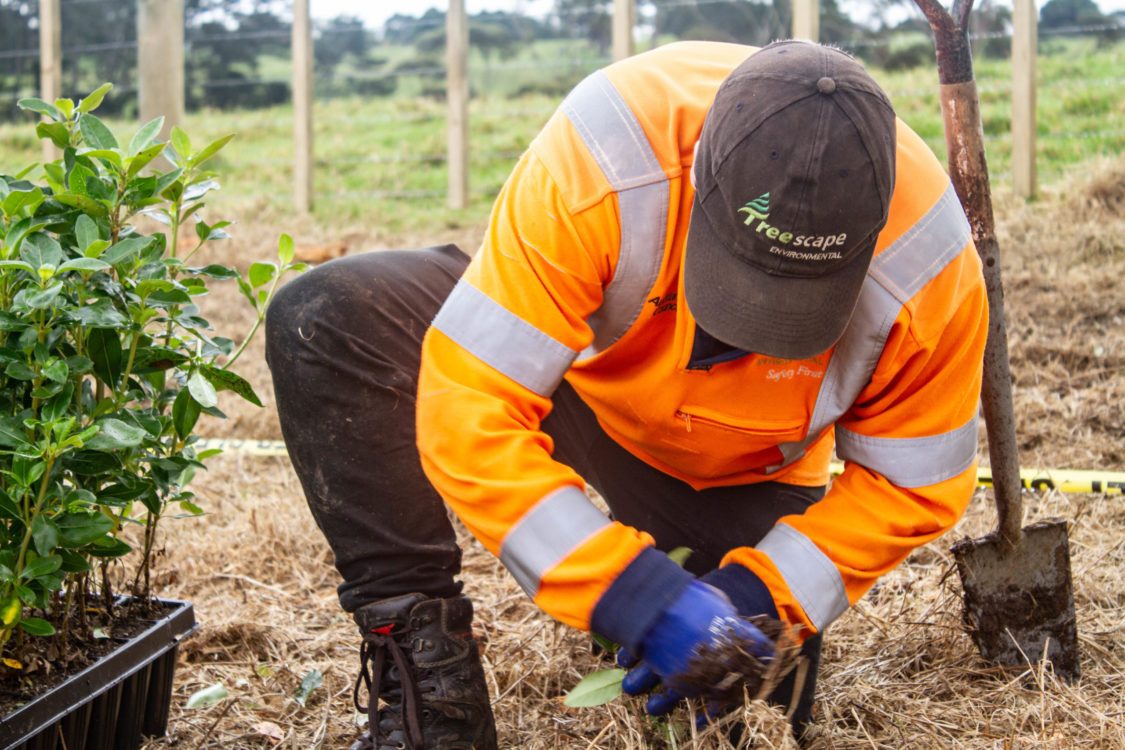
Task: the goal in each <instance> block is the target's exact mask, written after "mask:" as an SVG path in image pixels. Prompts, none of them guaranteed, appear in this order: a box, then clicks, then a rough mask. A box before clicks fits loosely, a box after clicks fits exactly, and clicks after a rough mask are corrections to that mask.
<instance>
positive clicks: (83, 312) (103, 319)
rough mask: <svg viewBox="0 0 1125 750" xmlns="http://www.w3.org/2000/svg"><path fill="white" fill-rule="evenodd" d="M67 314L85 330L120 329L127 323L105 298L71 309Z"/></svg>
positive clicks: (126, 319)
mask: <svg viewBox="0 0 1125 750" xmlns="http://www.w3.org/2000/svg"><path fill="white" fill-rule="evenodd" d="M67 314H68V316H69V317H70V318H71V319H72V320H75V321H77V322H79V323H81V324H82V325H84V326H86V327H87V328H120V327H122V326H124V325H126V324H127V323H128V322H129V319H128V318H126V317H125V316H124V315H122V314H121V313H120V312H119V311H118V310H117V308H115V307H114V306H113V303H112V302H111V301H110V300H108V299H106V298H105V297H102V298H101V299H99V300H98V301H97V302H95V303H94V304H92V305H84V306H82V307H78V308H74V309H71V310H69V311H68V313H67Z"/></svg>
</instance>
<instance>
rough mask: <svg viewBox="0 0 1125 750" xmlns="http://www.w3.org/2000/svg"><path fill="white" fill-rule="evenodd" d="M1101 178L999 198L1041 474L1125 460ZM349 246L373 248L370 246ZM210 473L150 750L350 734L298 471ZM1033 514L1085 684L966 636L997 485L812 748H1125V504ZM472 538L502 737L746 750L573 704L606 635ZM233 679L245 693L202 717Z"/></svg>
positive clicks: (168, 559)
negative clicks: (1044, 523)
mask: <svg viewBox="0 0 1125 750" xmlns="http://www.w3.org/2000/svg"><path fill="white" fill-rule="evenodd" d="M1093 172H1094V176H1093V177H1085V176H1084V177H1083V178H1082V179H1075V180H1073V181H1072V182H1070V183H1067V184H1064V185H1060V186H1057V187H1056V188H1054V189H1051V190H1048V191H1046V194H1045V195H1044V196H1043V197H1042V198H1041V199H1039V200H1038V201H1035V202H1032V203H1028V204H1024V202H1023V201H1019V200H1016V199H1014V198H1012V197H1011V196H1003V195H1002V196H999V198H998V200H997V214H998V217H999V220H1000V239H1001V248H1002V251H1003V253H1004V256H1003V257H1004V264H1005V284H1006V289H1007V305H1008V313H1009V316H1010V319H1011V323H1010V329H1009V330H1010V336H1011V350H1012V360H1013V368H1014V371H1015V376H1016V381H1017V382H1016V405H1017V411H1018V423H1019V430H1020V448H1021V452H1022V458H1023V462H1024V464H1025V465H1040V466H1052V467H1070V468H1090V469H1106V470H1115V471H1122V470H1125V429H1123V425H1125V413H1123V410H1125V406H1123V404H1125V376H1123V373H1125V294H1122V292H1121V288H1120V284H1121V279H1122V278H1123V276H1125V245H1123V242H1125V240H1123V238H1125V208H1123V195H1125V160H1121V159H1119V160H1117V161H1116V162H1113V163H1107V164H1103V165H1099V166H1098V168H1097V169H1095V170H1093ZM255 229H256V228H253V227H251V228H249V229H248V228H247V227H242V229H241V234H242V235H243V236H247V235H249V236H250V237H252V238H253V239H250V240H247V239H243V240H238V241H237V242H238V243H241V244H234V245H232V246H230V247H229V248H228V252H231V253H233V255H234V256H235V259H236V260H237V261H239V262H242V261H244V260H245V261H248V260H249V259H252V258H255V257H259V256H261V255H262V254H263V253H265V252H268V251H269V250H270V248H271V246H272V242H273V238H272V235H273V232H274V230H273V229H272V228H267V227H260V228H257V229H259V230H260V231H255ZM466 236H467V237H471V236H479V229H475V230H473V234H472V235H470V234H469V233H466ZM340 240H341V237H336V236H327V237H317V238H316V242H317V243H319V244H320V245H325V244H329V243H332V242H337V241H340ZM348 244H349V249H350V251H356V250H358V249H360V248H361V247H362V246H363V245H362V243H359V242H356V240H355V237H349V238H348ZM374 244H375V245H390V244H414V243H410V242H405V243H391V242H389V241H385V240H381V241H379V242H376V243H374ZM470 244H471V240H470V242H466V246H468V245H470ZM233 300H234V294H233V292H230V290H226V291H223V292H219V293H216V294H215V297H214V299H212V300H211V308H212V317H213V318H214V319H217V320H223V319H224V316H226V317H227V318H229V319H228V320H224V324H229V323H230V322H231V321H233V320H243V319H244V318H243V317H239V316H241V313H236V312H232V311H233V310H234V309H235V308H233V307H228V306H229V305H231V304H232V303H233ZM256 352H257V355H256V356H257V360H255V359H254V357H255V354H254V352H251V354H250V355H249V357H248V362H247V367H245V368H243V369H244V370H246V371H247V373H248V375H249V376H250V377H251V379H252V380H253V381H254V382H255V384H256V385H257V386H258V388H259V392H260V393H261V394H262V395H263V398H264V399H265V400H266V401H267V408H266V409H264V410H253V409H252V408H246V407H243V406H240V405H231V404H230V403H227V404H226V405H227V406H230V407H231V408H230V411H231V414H232V419H231V420H230V421H229V422H228V423H227V424H226V425H225V426H223V428H222V429H223V432H222V433H221V434H223V435H225V436H237V437H274V438H276V437H277V436H278V429H277V421H276V415H275V414H274V413H273V412H272V410H271V409H270V408H269V404H270V402H271V401H272V399H271V398H270V396H271V394H270V389H269V386H268V372H267V370H266V368H265V365H264V363H262V362H261V361H260V358H261V344H260V342H259V343H258V344H257V345H256ZM197 483H198V484H197V487H196V489H197V491H198V492H199V494H200V497H201V503H200V504H201V505H203V506H204V507H205V508H207V509H208V511H209V515H208V517H207V518H206V519H203V520H199V519H186V520H182V521H169V522H168V523H167V526H166V539H167V546H168V549H169V550H171V551H170V552H169V553H168V554H167V555H165V556H163V557H162V559H161V560H160V561H159V569H160V571H161V574H160V575H161V583H162V584H163V587H162V588H163V591H164V593H165V594H166V595H169V596H173V597H179V598H186V599H190V600H192V601H193V602H194V603H195V607H196V611H197V614H198V617H199V619H200V622H201V623H202V628H201V630H200V632H199V633H198V634H197V635H196V636H194V637H193V638H192V639H191V640H189V641H188V642H187V643H185V644H184V645H183V647H182V653H181V670H180V672H179V674H178V677H177V684H176V695H175V698H174V709H173V717H172V721H171V726H170V733H169V735H168V737H167V738H165V739H163V740H154V741H152V742H150V743H149V745H148V747H149V748H164V747H176V748H220V747H221V748H225V749H226V750H235V749H239V748H269V747H282V748H301V749H304V748H315V747H324V748H343V747H347V745H348V743H349V742H350V741H351V739H352V738H353V737H354V736H355V734H356V732H357V729H356V724H355V721H356V716H355V712H354V710H353V709H352V706H351V686H352V680H353V678H354V676H355V672H354V669H355V666H356V663H357V661H358V643H357V639H356V637H355V632H354V626H353V625H352V623H351V621H350V619H349V618H348V616H346V615H345V614H343V613H342V612H341V611H340V610H339V608H338V607H337V605H336V599H335V591H334V586H335V584H336V583H337V580H338V578H337V574H336V572H335V570H334V568H333V567H332V561H331V555H330V553H329V551H328V549H327V546H326V545H325V543H324V541H323V539H322V538H321V536H320V534H319V532H318V531H317V529H316V527H315V525H314V524H313V522H312V520H311V518H310V517H309V515H308V512H307V510H306V509H305V507H304V501H303V499H302V495H301V491H300V486H299V484H298V482H297V480H296V478H295V477H294V475H293V473H292V469H291V467H290V465H289V464H288V462H287V461H285V460H283V459H273V458H270V459H262V458H251V457H247V456H240V455H229V456H223V457H220V458H218V459H215V460H213V461H212V463H211V469H210V471H208V472H206V474H205V475H204V476H202V477H201V478H200V479H198V480H197ZM1027 505H1028V507H1027V517H1028V519H1029V520H1037V519H1042V518H1046V517H1052V516H1057V517H1062V518H1066V519H1068V520H1069V521H1070V523H1071V555H1072V565H1073V572H1074V580H1075V600H1076V605H1077V612H1078V626H1079V632H1080V641H1081V648H1082V668H1083V676H1082V679H1081V680H1080V681H1079V682H1077V683H1076V684H1073V685H1067V684H1064V683H1060V682H1059V681H1057V680H1056V679H1055V678H1054V677H1053V675H1052V674H1051V673H1050V672H1049V671H1044V670H1042V669H1032V668H1029V669H1026V670H1024V671H1022V672H1019V671H1017V672H1009V673H1004V672H1001V671H999V670H997V669H994V668H991V667H989V666H988V665H986V664H984V663H983V662H982V661H981V660H980V658H979V657H978V655H977V653H976V651H975V650H974V648H973V646H972V644H971V642H970V640H969V638H968V636H967V635H966V634H965V633H964V631H963V629H962V626H961V622H960V611H961V608H960V601H959V596H960V584H959V582H958V579H957V575H956V572H955V570H954V566H953V560H952V557H951V555H950V554H949V552H948V549H949V545H950V543H951V542H952V541H953V540H954V539H956V538H959V537H962V536H970V537H976V536H979V535H981V534H983V533H985V532H986V531H987V530H989V528H990V527H991V525H992V524H993V523H994V518H995V516H994V512H993V510H992V508H991V507H990V502H989V498H988V495H987V494H985V493H978V496H977V497H976V498H975V500H974V502H973V504H972V506H971V507H970V510H969V512H968V513H967V514H966V517H965V519H964V520H963V521H962V522H961V523H960V525H959V526H958V528H957V529H956V530H955V531H953V532H952V533H951V534H950V535H949V536H948V537H946V538H945V539H942V540H940V541H939V542H937V543H935V544H932V545H930V546H929V547H927V548H924V549H922V550H919V551H917V552H916V553H915V554H914V555H912V556H911V557H910V559H909V560H908V561H907V562H906V563H905V564H904V565H902V566H901V567H900V568H899V569H897V570H895V571H894V572H892V573H891V574H889V575H888V576H886V577H885V578H884V579H883V580H882V581H881V582H880V583H879V585H878V586H877V587H876V588H875V589H874V590H873V591H872V592H871V593H870V594H869V595H868V596H867V597H866V598H865V599H864V600H863V601H862V602H860V604H859V605H858V606H856V607H855V608H853V610H852V611H850V612H849V613H847V614H846V615H845V616H844V617H843V618H841V620H840V621H838V622H837V623H836V624H835V625H834V626H833V627H832V629H831V630H830V631H829V633H828V635H827V637H826V644H825V652H824V665H823V668H822V672H821V675H820V680H819V684H818V691H819V693H818V694H819V700H818V706H817V714H816V715H817V723H816V726H815V728H814V730H813V732H812V735H811V738H810V739H811V744H810V746H811V747H813V748H907V747H909V748H947V747H968V748H1004V749H1005V750H1023V749H1024V748H1072V747H1073V748H1078V747H1081V748H1083V750H1095V749H1097V748H1106V749H1109V748H1118V749H1120V748H1125V614H1123V613H1125V584H1123V583H1122V582H1123V581H1125V498H1123V497H1122V496H1120V495H1117V496H1103V495H1063V494H1060V493H1057V492H1052V493H1048V494H1037V495H1034V496H1030V497H1029V498H1028V501H1027ZM465 544H466V549H467V553H466V558H465V573H464V578H465V580H466V582H467V592H468V593H469V594H470V595H471V596H472V597H473V598H474V600H475V602H476V604H477V610H478V618H477V623H476V627H477V628H478V630H479V632H480V635H481V636H482V641H483V644H484V660H485V666H486V672H487V678H488V681H489V687H490V690H491V693H492V698H493V704H494V708H495V712H496V717H497V722H498V725H499V731H500V739H501V745H502V746H503V747H520V748H523V749H524V750H541V749H543V750H545V749H547V748H574V749H579V748H586V749H588V750H611V749H617V748H626V749H629V748H638V749H639V748H671V747H682V748H688V747H692V748H722V747H729V743H727V742H726V741H725V739H724V738H725V733H724V732H722V731H711V732H710V733H709V734H706V735H705V736H703V735H698V734H696V733H695V732H694V731H693V730H691V729H690V728H689V723H688V722H686V721H684V714H683V713H682V712H681V713H680V714H679V715H678V717H677V718H676V719H674V721H673V725H672V726H673V730H674V731H677V732H678V734H679V736H678V739H677V740H676V741H675V743H673V742H672V741H670V740H669V739H668V731H669V729H668V727H667V726H665V725H662V724H658V723H655V722H653V721H651V720H648V719H647V718H645V717H644V716H643V714H642V713H641V712H640V710H639V706H638V703H637V702H635V701H619V702H617V703H615V704H614V705H611V706H606V707H601V708H593V709H568V708H565V707H564V706H562V704H561V697H562V696H563V695H564V694H565V693H566V691H567V690H568V689H570V688H571V687H573V685H574V684H575V683H576V682H577V681H578V680H579V679H580V678H581V677H582V676H583V675H584V674H587V673H589V672H591V671H593V670H596V669H600V668H602V667H603V666H604V665H603V664H602V663H600V662H599V661H598V660H597V658H596V657H594V656H593V655H592V654H591V653H590V649H589V639H588V637H587V636H586V635H585V634H583V633H579V632H577V631H574V630H572V629H570V628H567V627H565V626H563V625H560V624H557V623H555V622H553V621H551V620H550V619H549V618H547V617H545V616H544V615H543V614H541V613H540V612H539V611H538V610H537V609H536V608H535V607H534V605H532V604H531V603H530V602H529V601H528V600H527V599H526V597H524V596H523V594H522V593H521V592H520V591H519V589H518V588H517V587H516V585H515V583H514V582H513V581H512V579H511V577H510V576H509V575H507V573H506V572H505V571H504V570H503V569H502V568H501V567H500V565H499V563H498V562H496V561H495V560H494V559H493V558H492V557H490V556H489V555H487V554H486V553H484V552H482V551H481V549H480V547H479V546H478V545H476V544H475V543H474V542H471V541H470V540H468V539H466V540H465ZM314 669H316V670H320V672H321V673H322V674H323V684H322V685H321V686H320V687H318V688H317V689H315V690H314V691H313V692H312V693H311V695H310V696H309V699H308V701H307V703H306V705H304V706H301V705H299V704H298V703H297V702H296V701H295V700H294V696H295V694H296V693H297V690H298V687H299V685H300V683H301V680H302V679H303V678H304V677H305V676H306V675H307V674H308V673H309V672H310V671H312V670H314ZM216 682H222V683H223V684H225V685H226V687H227V688H228V689H229V691H230V693H231V697H230V698H228V699H227V700H226V701H224V702H223V703H220V704H217V705H215V706H213V707H211V708H207V709H201V710H187V709H185V708H183V705H184V703H185V701H186V699H187V696H189V695H190V694H191V693H193V692H194V691H196V690H198V689H200V688H203V687H206V686H208V685H212V684H214V683H216ZM728 721H744V722H745V723H746V724H747V725H748V726H749V727H750V730H751V731H750V732H749V733H748V737H749V739H750V740H751V741H752V742H753V743H754V746H755V747H773V748H792V747H795V744H794V743H793V740H792V738H791V737H790V736H789V734H788V729H787V725H786V723H785V720H784V719H783V718H782V717H781V715H780V714H779V713H778V712H777V711H776V710H774V709H770V708H767V707H765V706H763V705H761V704H758V703H752V704H749V705H747V706H746V708H745V709H744V711H743V712H741V713H739V714H738V715H736V716H735V717H734V718H733V719H730V720H728Z"/></svg>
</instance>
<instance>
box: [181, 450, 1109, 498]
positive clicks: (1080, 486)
mask: <svg viewBox="0 0 1125 750" xmlns="http://www.w3.org/2000/svg"><path fill="white" fill-rule="evenodd" d="M195 448H196V450H197V451H204V450H211V449H214V448H219V449H221V450H224V451H229V452H231V453H243V454H247V455H251V456H286V455H288V453H287V451H286V450H285V443H283V442H282V441H280V440H238V439H225V438H205V439H203V440H200V441H199V442H197V443H196V444H195ZM830 470H831V472H832V476H839V475H840V474H841V473H842V472H843V471H844V464H843V463H841V462H839V461H833V462H832V465H831V467H830ZM1020 479H1021V480H1022V481H1023V486H1024V487H1025V488H1026V489H1029V490H1059V491H1060V492H1089V493H1105V494H1107V495H1121V494H1123V493H1125V472H1119V471H1118V472H1114V471H1081V470H1078V469H1022V470H1021V471H1020ZM977 486H978V487H991V486H992V471H991V470H990V469H989V468H988V467H987V466H982V467H981V468H979V469H977Z"/></svg>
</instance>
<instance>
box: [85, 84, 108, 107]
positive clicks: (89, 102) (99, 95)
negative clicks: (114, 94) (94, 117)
mask: <svg viewBox="0 0 1125 750" xmlns="http://www.w3.org/2000/svg"><path fill="white" fill-rule="evenodd" d="M112 88H113V84H112V83H103V84H102V85H101V86H98V87H97V88H96V89H94V90H93V91H91V92H90V93H89V95H87V96H86V98H84V99H83V100H82V101H80V102H78V111H79V112H93V111H94V110H95V109H97V108H98V107H99V106H101V103H102V100H103V99H105V95H106V94H108V93H109V90H110V89H112Z"/></svg>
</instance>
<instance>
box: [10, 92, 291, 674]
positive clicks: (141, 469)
mask: <svg viewBox="0 0 1125 750" xmlns="http://www.w3.org/2000/svg"><path fill="white" fill-rule="evenodd" d="M109 90H110V85H109V84H106V85H104V86H102V87H100V88H98V89H97V90H96V91H94V92H93V93H91V94H90V95H89V96H87V97H86V98H85V99H82V100H81V101H79V102H78V103H77V104H76V103H74V102H73V101H71V100H69V99H60V100H58V101H56V102H53V103H50V102H45V101H42V100H40V99H24V100H22V101H21V102H20V106H21V107H22V108H23V109H25V110H28V111H31V112H35V113H38V114H39V115H41V116H42V117H43V120H42V121H41V122H39V123H37V124H36V126H35V130H36V133H37V134H38V136H39V137H40V138H42V139H45V140H49V141H50V142H52V143H53V144H54V145H55V146H56V147H57V148H58V149H59V150H60V151H61V157H60V158H59V159H58V160H57V161H53V162H50V163H45V164H39V165H32V166H31V167H28V168H26V169H24V170H22V171H21V172H19V173H16V174H6V173H5V171H4V169H3V165H0V657H6V658H7V657H9V656H11V658H10V659H8V660H7V661H4V662H2V663H4V664H9V662H11V663H20V662H22V661H24V660H23V659H21V654H20V653H19V648H20V644H21V643H23V642H24V640H25V639H24V638H23V636H22V635H20V637H17V638H13V636H14V635H17V634H28V635H32V636H51V635H52V634H54V633H56V631H60V630H61V631H62V632H64V633H65V632H68V631H70V630H71V625H72V623H71V618H72V615H75V617H74V619H77V620H79V621H80V622H82V623H84V622H85V617H84V615H83V613H84V612H85V611H86V608H87V606H88V601H87V598H88V597H93V596H95V595H100V596H101V597H102V598H103V599H104V600H105V601H107V602H109V601H112V599H113V597H112V596H111V592H109V591H108V590H107V588H108V586H109V583H108V582H109V580H110V576H108V575H106V570H107V568H108V566H109V565H110V563H111V562H112V563H113V564H114V565H117V564H118V563H120V566H121V568H122V569H123V570H126V571H127V572H126V573H125V574H124V578H123V579H121V580H124V581H126V585H128V586H129V587H130V589H131V590H130V593H132V594H133V595H134V596H140V597H142V598H147V597H148V596H149V581H150V576H149V573H150V565H151V559H152V554H153V550H154V544H155V534H156V528H157V523H158V521H159V520H160V519H161V518H162V517H163V516H165V515H166V514H167V513H168V512H169V509H170V508H176V509H179V511H182V512H184V513H186V514H187V515H199V514H202V512H203V511H202V510H201V509H200V508H199V507H198V505H196V503H195V498H194V495H193V494H192V493H191V492H190V491H189V490H188V489H187V487H188V485H189V483H190V482H191V479H192V477H193V475H194V474H195V472H196V470H198V469H200V468H203V463H202V459H203V458H206V455H204V454H202V453H201V452H198V451H197V450H196V448H195V444H196V442H197V440H198V438H197V436H196V435H195V429H196V426H197V424H198V421H199V420H200V419H201V417H203V415H208V416H211V417H219V418H221V417H222V416H223V413H222V411H220V409H219V392H221V391H231V392H233V393H234V394H236V395H237V396H238V397H241V398H243V399H246V400H248V401H250V402H252V403H254V404H257V405H259V406H260V405H261V402H260V400H259V399H258V396H257V395H256V394H255V393H254V390H253V388H251V386H250V384H249V383H248V382H247V381H246V380H245V379H244V378H242V377H241V376H239V375H238V374H236V373H235V372H234V371H232V370H231V369H230V367H231V365H232V364H233V363H234V361H235V360H236V359H237V358H238V356H239V355H240V354H241V353H242V352H243V351H245V347H246V344H247V343H248V341H249V340H250V338H251V337H252V336H253V335H254V333H255V332H256V331H257V330H258V328H259V326H260V325H261V322H262V320H263V319H264V317H265V310H266V307H267V306H268V304H269V301H270V298H271V296H272V294H273V291H274V290H275V289H276V287H277V284H278V281H279V279H280V278H281V276H282V275H283V274H284V273H286V272H287V271H291V270H300V269H301V264H296V263H294V262H293V243H292V240H291V239H290V238H289V237H287V236H285V237H283V238H282V241H281V243H280V248H279V253H278V257H277V259H276V262H268V263H255V264H254V265H253V266H251V267H250V269H249V271H248V273H247V274H246V275H243V273H241V272H240V271H239V270H237V269H234V268H228V267H226V266H221V265H208V266H203V267H196V266H193V265H191V258H192V257H193V256H194V255H195V254H196V253H197V252H199V250H200V249H201V248H203V247H204V246H205V245H206V244H207V243H210V242H216V241H221V240H223V239H226V238H227V237H228V236H229V235H228V234H227V231H226V230H227V228H228V227H229V226H230V222H228V221H213V222H210V223H209V222H208V221H207V220H205V219H204V216H205V210H204V209H205V207H206V199H207V196H208V194H209V193H211V192H212V191H214V190H217V189H218V188H219V183H218V182H217V180H216V175H215V173H213V172H211V171H208V170H206V169H205V165H206V164H207V162H209V161H210V160H211V158H212V157H213V156H215V155H216V154H217V153H218V152H219V151H220V150H221V149H222V148H223V147H224V146H226V145H227V143H229V142H230V140H231V137H232V136H226V137H223V138H220V139H218V140H216V141H214V142H212V143H209V144H206V145H204V146H202V147H201V148H198V149H197V148H196V147H195V146H193V145H192V143H191V140H190V138H189V137H188V135H187V134H186V133H184V132H183V131H182V130H180V129H179V128H172V129H171V138H170V139H169V141H167V142H166V141H164V140H162V139H161V137H160V132H161V129H162V128H163V125H164V122H163V118H156V119H154V120H152V121H151V122H148V123H145V124H144V125H142V126H141V127H140V128H139V129H138V130H137V131H136V132H135V133H134V134H132V136H131V138H129V139H128V140H125V139H119V138H118V137H117V136H115V135H114V133H113V132H112V131H111V129H110V128H109V127H108V126H106V124H105V123H104V122H102V121H101V120H99V119H98V118H97V117H96V116H95V115H94V114H93V113H94V111H95V110H96V109H97V107H98V105H99V104H100V103H101V101H102V99H103V98H104V96H105V95H106V93H107V92H108V91H109ZM123 144H124V145H123ZM141 217H147V218H150V219H154V220H155V221H156V222H158V223H159V224H163V225H165V228H164V229H161V231H156V232H153V233H150V234H146V233H145V232H144V231H142V229H141V227H142V226H144V225H145V224H146V223H147V224H149V225H152V224H151V223H149V222H140V221H139V220H140V219H141ZM187 227H191V228H193V229H194V233H193V234H194V237H193V238H192V240H191V241H190V242H188V243H187V246H181V245H180V243H181V241H182V240H181V238H182V237H183V236H185V235H186V234H187V233H186V232H181V229H185V228H187ZM229 281H234V282H236V283H237V284H238V286H239V288H240V289H242V290H243V293H244V294H245V295H246V297H247V299H248V301H249V303H250V304H251V306H252V307H253V309H254V311H255V312H256V320H255V323H254V324H253V327H252V328H251V329H250V331H249V332H247V333H246V334H245V335H244V336H242V341H241V344H237V343H236V340H235V339H233V338H230V337H227V336H223V335H220V334H219V333H218V332H216V331H215V330H214V329H213V327H212V326H211V324H210V323H209V322H208V321H207V320H206V319H204V318H203V317H202V315H201V313H200V310H199V307H198V306H197V304H196V301H197V300H198V299H199V298H200V297H202V296H203V295H206V294H207V293H208V287H209V285H210V284H211V283H224V282H229ZM130 528H134V529H137V530H138V532H137V533H136V534H130V533H126V532H127V530H128V529H130ZM138 537H139V538H140V541H138ZM130 581H131V583H129V582H130ZM75 613H77V614H75ZM9 668H10V665H9Z"/></svg>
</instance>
